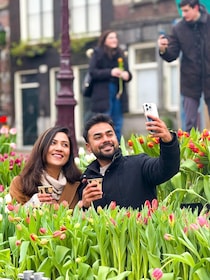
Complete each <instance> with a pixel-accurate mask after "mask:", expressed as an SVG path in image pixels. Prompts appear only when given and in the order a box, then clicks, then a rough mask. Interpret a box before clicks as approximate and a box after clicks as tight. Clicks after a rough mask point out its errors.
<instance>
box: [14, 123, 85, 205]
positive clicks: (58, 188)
mask: <svg viewBox="0 0 210 280" xmlns="http://www.w3.org/2000/svg"><path fill="white" fill-rule="evenodd" d="M80 176H81V172H80V170H79V169H78V168H77V166H76V165H75V162H74V156H73V145H72V141H71V138H70V136H69V130H68V128H66V127H57V126H56V127H52V128H49V129H48V130H46V131H45V132H44V133H43V134H42V135H41V136H40V137H39V138H38V139H37V140H36V142H35V144H34V147H33V149H32V151H31V153H30V156H29V159H28V160H27V163H26V165H25V167H24V169H23V170H22V172H21V173H20V175H18V176H16V177H15V178H14V179H13V180H12V182H11V184H10V188H9V193H10V196H11V198H12V199H13V200H16V201H17V202H18V203H20V204H24V205H26V206H29V205H32V206H39V205H40V204H41V203H50V204H51V203H60V202H62V201H64V200H65V201H67V202H68V204H69V207H70V208H74V207H75V205H76V204H77V202H78V199H79V196H78V186H79V184H80ZM38 188H41V189H42V191H40V192H38ZM44 189H45V190H44Z"/></svg>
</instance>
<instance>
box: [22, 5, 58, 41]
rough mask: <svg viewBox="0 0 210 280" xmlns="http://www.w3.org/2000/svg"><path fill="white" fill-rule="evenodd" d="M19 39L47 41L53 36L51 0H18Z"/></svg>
mask: <svg viewBox="0 0 210 280" xmlns="http://www.w3.org/2000/svg"><path fill="white" fill-rule="evenodd" d="M20 13H21V39H22V40H23V41H31V42H33V41H34V42H37V41H44V42H45V41H49V39H50V40H52V38H53V0H36V1H34V0H20Z"/></svg>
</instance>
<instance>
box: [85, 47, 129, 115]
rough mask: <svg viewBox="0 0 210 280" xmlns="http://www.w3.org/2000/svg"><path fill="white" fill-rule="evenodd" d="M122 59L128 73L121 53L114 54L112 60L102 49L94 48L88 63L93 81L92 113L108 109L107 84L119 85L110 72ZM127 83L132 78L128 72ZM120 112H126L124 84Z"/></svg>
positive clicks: (126, 97) (126, 98) (126, 102)
mask: <svg viewBox="0 0 210 280" xmlns="http://www.w3.org/2000/svg"><path fill="white" fill-rule="evenodd" d="M119 57H122V58H123V64H124V70H126V71H128V72H129V69H128V62H127V59H126V58H125V56H124V54H123V52H120V51H119V52H118V53H116V54H115V55H114V56H113V57H112V59H111V58H109V57H108V55H107V54H106V53H105V52H104V50H103V48H98V47H97V48H95V50H94V53H93V56H92V58H91V61H90V68H89V71H90V74H91V76H92V79H93V90H92V95H91V104H92V106H91V107H92V108H91V110H92V112H97V113H104V112H107V111H108V110H109V108H110V106H109V82H110V81H112V82H114V83H116V85H117V87H118V85H119V79H118V78H115V77H112V76H111V70H112V69H113V68H114V67H118V58H119ZM129 75H130V77H129V81H130V80H131V78H132V75H131V73H130V72H129ZM121 99H122V112H123V113H126V112H128V95H127V90H126V82H123V93H122V95H121Z"/></svg>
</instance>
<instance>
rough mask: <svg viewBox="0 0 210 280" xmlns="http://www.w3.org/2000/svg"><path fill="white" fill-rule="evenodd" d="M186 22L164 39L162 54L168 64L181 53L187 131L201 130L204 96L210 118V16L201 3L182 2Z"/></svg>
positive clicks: (193, 0) (183, 18) (184, 0)
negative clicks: (200, 106) (200, 109)
mask: <svg viewBox="0 0 210 280" xmlns="http://www.w3.org/2000/svg"><path fill="white" fill-rule="evenodd" d="M179 7H180V9H181V12H182V19H181V20H180V21H178V22H177V23H176V24H175V25H174V26H173V27H172V34H171V35H164V34H162V35H160V36H159V39H158V46H159V53H160V56H161V57H162V59H164V60H165V61H167V62H171V61H174V60H176V59H177V58H178V57H179V55H180V53H181V73H180V79H181V95H182V100H183V108H184V114H185V130H186V131H187V132H190V130H191V129H192V128H193V127H194V128H197V126H198V109H199V105H200V99H201V96H202V93H203V94H204V99H205V103H206V105H207V107H208V113H209V115H210V40H209V39H210V15H209V14H208V13H207V11H206V9H205V7H204V6H203V5H200V3H199V0H181V1H180V3H179Z"/></svg>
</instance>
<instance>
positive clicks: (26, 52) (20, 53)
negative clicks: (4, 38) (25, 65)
mask: <svg viewBox="0 0 210 280" xmlns="http://www.w3.org/2000/svg"><path fill="white" fill-rule="evenodd" d="M46 51H47V45H46V44H34V45H30V44H29V43H28V42H22V41H21V42H19V43H17V42H13V43H12V46H11V49H10V52H11V55H12V56H13V57H15V58H17V60H16V63H17V65H22V59H21V58H22V57H24V56H27V57H35V56H37V55H43V54H44V53H45V52H46Z"/></svg>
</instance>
